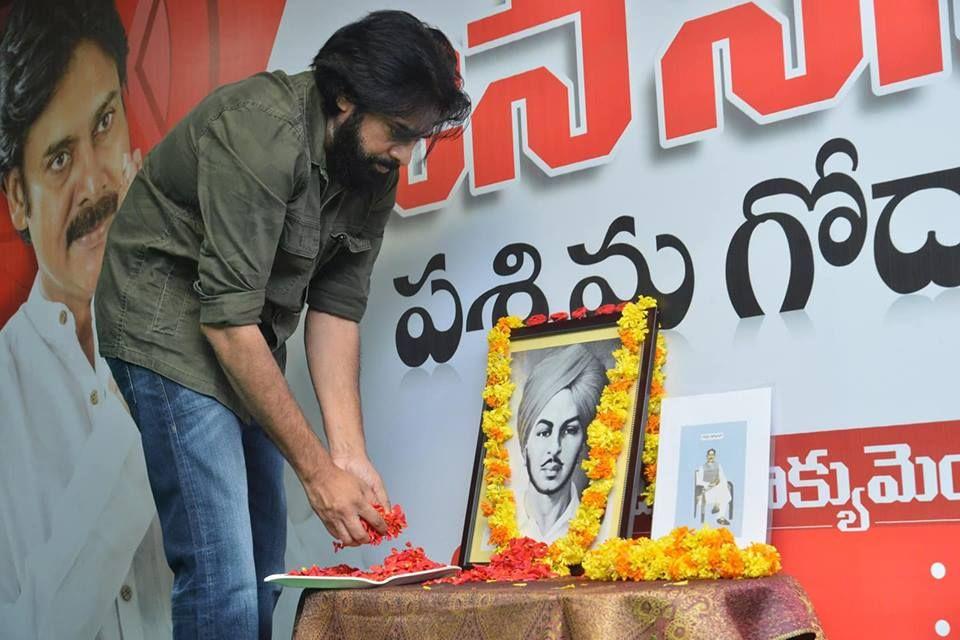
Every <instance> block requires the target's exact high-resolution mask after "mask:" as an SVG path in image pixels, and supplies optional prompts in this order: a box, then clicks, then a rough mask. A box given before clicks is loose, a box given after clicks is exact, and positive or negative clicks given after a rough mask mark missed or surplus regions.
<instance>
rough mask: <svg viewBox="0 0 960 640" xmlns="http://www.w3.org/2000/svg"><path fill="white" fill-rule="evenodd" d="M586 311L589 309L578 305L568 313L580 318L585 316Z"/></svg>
mask: <svg viewBox="0 0 960 640" xmlns="http://www.w3.org/2000/svg"><path fill="white" fill-rule="evenodd" d="M588 313H589V311H587V308H586V307H578V308H576V309H574V310H573V311H572V312H571V314H570V315H572V316H573V317H574V318H576V319H577V320H579V319H581V318H586V317H587V314H588Z"/></svg>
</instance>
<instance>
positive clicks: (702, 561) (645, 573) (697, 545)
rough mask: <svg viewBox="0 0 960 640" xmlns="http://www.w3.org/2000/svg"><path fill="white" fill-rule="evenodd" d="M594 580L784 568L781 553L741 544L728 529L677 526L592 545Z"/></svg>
mask: <svg viewBox="0 0 960 640" xmlns="http://www.w3.org/2000/svg"><path fill="white" fill-rule="evenodd" d="M583 571H584V575H586V576H587V577H588V578H590V579H591V580H693V579H718V578H760V577H764V576H769V575H773V574H775V573H777V572H778V571H780V554H779V553H778V552H777V550H776V549H775V548H774V547H772V546H770V545H768V544H760V543H755V544H752V545H750V546H749V547H747V548H746V549H741V548H739V547H738V546H737V543H736V541H735V540H734V538H733V534H732V533H730V530H729V529H713V528H710V527H705V528H703V529H698V530H691V529H688V528H687V527H678V528H677V529H674V530H673V531H671V532H670V533H669V534H668V535H665V536H663V537H662V538H659V539H657V540H651V539H650V538H636V539H633V540H624V539H623V538H613V539H611V540H607V541H606V542H604V543H603V544H601V545H600V546H599V547H597V548H596V549H593V550H591V551H588V552H587V553H586V555H585V557H584V559H583Z"/></svg>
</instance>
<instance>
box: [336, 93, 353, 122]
mask: <svg viewBox="0 0 960 640" xmlns="http://www.w3.org/2000/svg"><path fill="white" fill-rule="evenodd" d="M337 108H338V109H340V111H341V112H342V113H343V115H345V116H347V117H350V115H351V114H352V113H353V110H354V109H355V108H356V105H355V104H353V103H352V102H350V101H349V100H347V99H346V98H345V97H343V96H340V97H339V98H337Z"/></svg>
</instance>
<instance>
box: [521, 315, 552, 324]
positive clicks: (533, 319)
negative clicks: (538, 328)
mask: <svg viewBox="0 0 960 640" xmlns="http://www.w3.org/2000/svg"><path fill="white" fill-rule="evenodd" d="M546 321H547V316H545V315H543V314H542V313H538V314H536V315H534V316H530V317H529V318H527V321H526V322H525V323H524V325H525V326H527V327H533V326H535V325H538V324H543V323H544V322H546Z"/></svg>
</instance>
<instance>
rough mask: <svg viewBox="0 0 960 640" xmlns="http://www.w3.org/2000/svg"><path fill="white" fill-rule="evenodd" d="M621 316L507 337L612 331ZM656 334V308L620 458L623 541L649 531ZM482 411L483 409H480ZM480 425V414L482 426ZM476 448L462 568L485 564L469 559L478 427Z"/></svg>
mask: <svg viewBox="0 0 960 640" xmlns="http://www.w3.org/2000/svg"><path fill="white" fill-rule="evenodd" d="M619 318H620V314H619V313H613V314H604V315H593V316H588V317H586V318H582V319H568V320H562V321H559V322H547V323H543V324H539V325H534V326H531V327H521V328H518V329H514V330H513V331H512V332H511V334H510V342H511V344H513V343H514V342H517V341H521V340H526V339H530V338H540V337H544V336H551V335H560V334H569V333H574V332H585V331H590V330H593V329H600V328H610V327H615V326H616V324H617V320H619ZM657 334H658V313H657V309H656V308H652V309H649V310H648V312H647V337H646V339H645V340H644V343H643V345H642V346H641V349H640V371H639V377H638V384H637V391H636V396H635V398H634V404H633V425H634V426H633V432H632V434H631V438H630V442H629V443H628V445H627V446H626V447H625V448H624V451H623V452H622V453H621V455H626V456H629V458H628V464H627V473H626V475H625V478H624V479H622V480H620V481H623V482H625V483H626V485H625V489H624V500H623V508H622V510H621V514H620V526H619V529H618V533H617V535H619V536H620V537H623V538H628V537H635V536H638V535H641V534H646V533H648V532H649V531H650V520H651V511H650V509H649V508H648V507H647V505H646V504H645V503H644V501H643V497H642V495H643V491H644V489H645V487H646V482H645V479H644V476H643V465H642V460H641V456H642V453H643V441H644V433H645V431H646V425H647V407H648V404H649V401H650V384H651V382H652V378H653V367H654V358H655V355H656V344H657ZM482 410H486V406H485V405H482ZM479 424H480V425H482V411H481V422H480V423H479ZM477 431H478V436H477V446H476V450H475V454H474V463H473V467H472V474H471V478H470V491H469V493H468V498H467V507H466V514H465V516H464V524H463V534H462V536H461V541H460V551H459V555H458V562H457V563H458V564H459V565H460V566H462V567H470V566H474V565H480V564H486V563H485V562H482V561H477V560H475V559H472V558H471V557H470V550H471V548H472V546H473V542H474V531H475V529H476V528H477V527H476V526H475V525H476V520H477V518H478V517H483V516H482V515H481V514H480V512H479V507H480V504H479V503H480V495H481V489H482V486H483V458H484V453H485V450H484V447H483V443H484V440H485V436H484V434H483V429H482V428H481V426H478V428H477Z"/></svg>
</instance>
